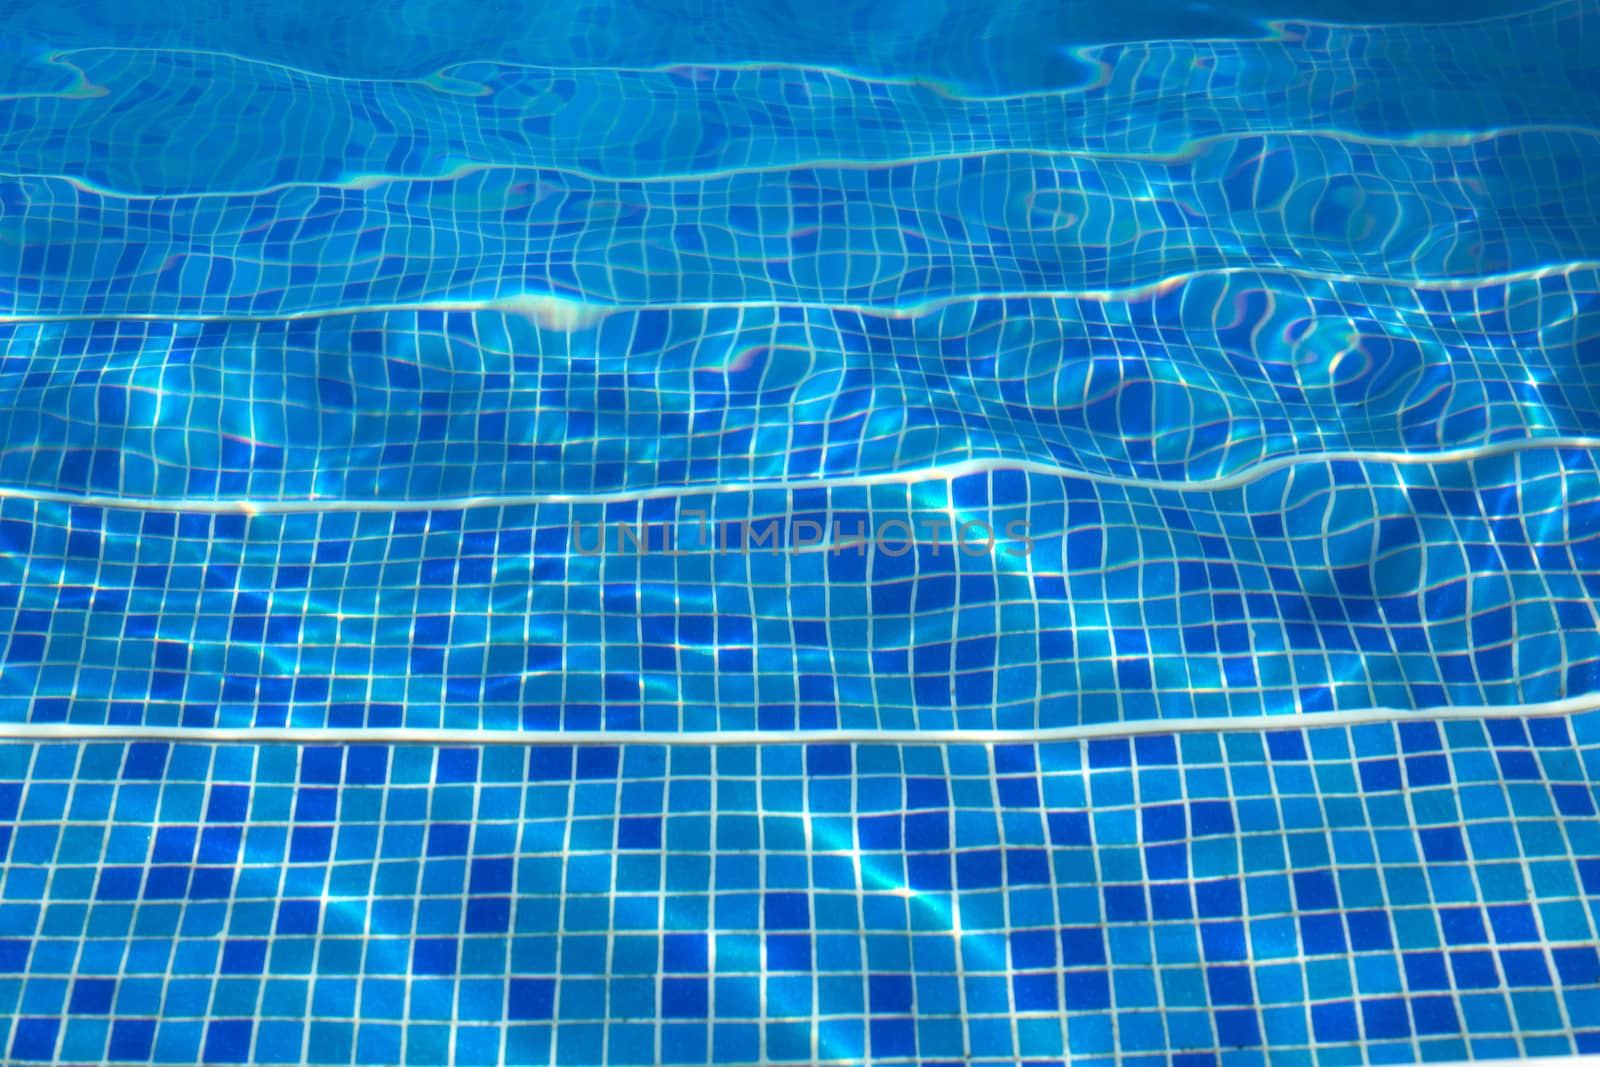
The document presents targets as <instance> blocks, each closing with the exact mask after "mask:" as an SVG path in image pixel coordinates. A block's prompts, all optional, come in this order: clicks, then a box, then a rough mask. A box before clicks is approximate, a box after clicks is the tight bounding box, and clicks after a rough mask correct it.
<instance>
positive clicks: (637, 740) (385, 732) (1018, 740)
mask: <svg viewBox="0 0 1600 1067" xmlns="http://www.w3.org/2000/svg"><path fill="white" fill-rule="evenodd" d="M1588 711H1600V693H1589V694H1585V695H1583V696H1577V697H1567V698H1564V699H1562V700H1550V701H1543V702H1539V703H1532V704H1500V705H1488V706H1483V707H1471V706H1459V707H1438V708H1420V709H1417V710H1414V711H1408V710H1406V709H1403V708H1364V709H1359V710H1352V711H1314V712H1306V713H1303V714H1299V713H1297V714H1285V715H1251V716H1246V717H1240V718H1220V717H1218V718H1203V719H1141V720H1138V721H1136V722H1109V723H1090V724H1086V725H1082V726H1059V727H1041V728H1038V729H1023V730H903V729H902V730H866V729H861V730H717V731H704V732H699V733H697V732H692V731H689V732H685V731H677V730H482V729H478V730H465V729H447V728H439V727H390V728H384V729H369V728H366V727H360V726H355V727H331V726H264V727H249V726H244V727H205V726H104V725H99V724H90V723H70V722H68V723H54V722H53V723H42V722H40V723H35V722H14V723H0V740H10V741H174V742H180V743H189V744H291V745H315V744H325V745H355V744H385V745H408V744H409V745H526V746H532V745H624V744H626V745H682V746H696V745H698V746H727V745H817V744H863V745H873V744H882V745H1000V744H1055V743H1060V742H1071V741H1086V740H1102V739H1106V738H1121V737H1144V736H1150V735H1161V734H1198V733H1247V732H1250V731H1273V730H1315V729H1322V728H1333V727H1344V726H1361V725H1366V724H1369V723H1396V722H1415V721H1427V722H1449V721H1454V720H1463V719H1465V720H1472V719H1538V718H1554V717H1557V716H1562V715H1575V714H1579V713H1582V712H1588Z"/></svg>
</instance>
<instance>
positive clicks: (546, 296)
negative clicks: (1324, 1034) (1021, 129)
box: [0, 259, 1600, 332]
mask: <svg viewBox="0 0 1600 1067" xmlns="http://www.w3.org/2000/svg"><path fill="white" fill-rule="evenodd" d="M1595 270H1600V259H1573V260H1561V261H1559V262H1555V263H1545V264H1541V265H1539V266H1537V267H1525V268H1522V269H1520V270H1508V271H1500V272H1499V273H1495V274H1464V275H1454V276H1452V275H1439V276H1414V277H1407V276H1402V275H1378V274H1352V273H1350V272H1348V271H1330V270H1318V269H1314V268H1310V267H1294V266H1287V265H1284V264H1280V263H1255V264H1242V265H1240V266H1234V267H1206V268H1201V269H1197V270H1190V271H1184V272H1181V273H1178V274H1170V275H1166V276H1164V277H1161V278H1156V279H1153V280H1151V281H1148V282H1139V283H1137V284H1133V285H1127V286H1122V287H1121V288H1113V289H1012V290H996V291H994V292H974V293H953V294H951V295H949V296H941V297H933V298H930V299H928V300H925V301H923V302H921V303H919V304H851V303H835V302H829V301H826V300H779V299H771V300H676V301H664V302H663V301H655V302H652V301H640V302H637V303H631V302H630V303H612V304H605V303H595V302H590V301H588V300H585V299H583V298H582V294H580V295H578V296H568V295H564V294H556V293H511V294H507V295H504V296H496V297H481V298H466V297H455V298H452V297H439V298H437V299H427V300H415V301H410V302H397V303H390V304H361V305H349V306H343V307H320V308H304V309H301V310H299V311H279V312H261V313H244V314H226V313H211V312H130V311H115V310H105V311H85V312H26V311H22V312H19V311H5V312H0V324H3V323H57V322H298V321H300V320H303V319H328V318H340V317H348V316H353V315H376V314H384V313H391V312H401V313H404V312H422V311H465V312H500V313H503V314H508V315H524V316H526V317H528V318H531V319H535V320H541V324H545V322H546V321H547V322H548V325H547V328H549V329H556V330H563V331H566V332H571V331H573V330H578V329H584V328H587V327H588V326H591V325H593V324H594V323H595V322H598V321H599V320H600V319H602V318H604V317H606V316H608V315H616V314H634V313H637V312H640V311H724V310H728V309H736V310H743V309H748V308H759V309H767V308H800V309H803V310H807V311H818V312H826V313H829V314H834V313H838V312H846V313H849V314H854V315H862V316H868V317H872V318H881V319H916V318H922V317H924V316H926V315H932V314H935V313H937V312H939V311H942V310H944V309H945V308H948V307H954V306H956V305H958V304H976V303H987V302H998V301H1007V300H1034V301H1045V300H1060V301H1070V300H1082V301H1094V302H1096V303H1105V304H1110V303H1122V302H1128V301H1139V300H1147V299H1149V298H1151V297H1154V296H1158V295H1160V294H1162V293H1166V292H1170V291H1171V290H1173V289H1178V288H1181V287H1182V286H1184V285H1187V284H1188V283H1190V282H1192V281H1195V280H1196V279H1200V278H1227V277H1233V276H1235V275H1244V276H1250V277H1263V276H1265V277H1284V278H1297V279H1299V280H1302V281H1309V282H1323V283H1328V284H1332V285H1358V286H1374V287H1382V288H1387V289H1410V290H1416V289H1425V290H1428V291H1430V292H1446V293H1452V292H1467V291H1471V290H1474V289H1489V288H1493V287H1495V286H1501V285H1512V284H1515V283H1519V282H1532V281H1539V280H1541V279H1543V278H1553V277H1563V276H1566V275H1570V274H1578V273H1582V272H1584V271H1595Z"/></svg>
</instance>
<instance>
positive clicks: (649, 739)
mask: <svg viewBox="0 0 1600 1067" xmlns="http://www.w3.org/2000/svg"><path fill="white" fill-rule="evenodd" d="M1588 711H1600V693H1589V694H1585V695H1584V696H1577V697H1567V698H1565V699H1562V700H1551V701H1544V702H1542V703H1532V704H1498V705H1485V706H1470V705H1463V706H1456V707H1437V708H1419V709H1416V710H1406V709H1403V708H1363V709H1357V710H1351V711H1314V712H1305V713H1296V714H1285V715H1250V716H1241V717H1239V718H1222V717H1213V718H1202V719H1140V720H1137V721H1134V722H1110V723H1089V724H1085V725H1081V726H1060V727H1047V728H1046V727H1041V728H1035V729H1020V730H867V729H863V730H715V731H711V730H708V731H702V732H695V731H681V730H483V729H476V730H474V729H446V728H434V727H404V726H402V727H386V728H367V727H361V726H354V727H334V726H262V727H252V726H242V727H209V726H109V725H103V724H98V723H70V722H66V723H35V722H11V723H0V741H34V742H40V741H172V742H178V743H189V744H208V745H209V744H291V745H318V744H322V745H354V744H386V745H525V746H548V745H682V746H728V745H829V744H882V745H1000V744H1004V745H1030V744H1052V743H1059V742H1072V741H1090V740H1104V739H1111V738H1122V737H1145V736H1150V735H1161V734H1198V733H1247V732H1250V731H1262V732H1266V731H1275V730H1314V729H1322V728H1335V727H1341V726H1362V725H1367V724H1372V723H1397V722H1415V721H1428V722H1450V721H1455V720H1477V719H1537V718H1553V717H1558V716H1562V715H1575V714H1579V713H1582V712H1588ZM1592 1067H1600V1057H1596V1058H1595V1060H1594V1061H1593V1065H1592Z"/></svg>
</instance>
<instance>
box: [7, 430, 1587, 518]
mask: <svg viewBox="0 0 1600 1067" xmlns="http://www.w3.org/2000/svg"><path fill="white" fill-rule="evenodd" d="M1593 448H1600V437H1588V436H1562V437H1530V438H1517V439H1515V440H1507V441H1491V442H1488V443H1486V444H1481V445H1470V446H1467V447H1465V448H1455V449H1446V450H1443V451H1436V452H1422V451H1419V452H1394V451H1389V452H1386V451H1379V450H1374V451H1358V450H1350V451H1329V452H1302V453H1298V454H1294V455H1286V456H1279V457H1277V458H1275V459H1269V460H1264V461H1263V462H1260V463H1254V464H1251V465H1250V466H1247V467H1245V468H1244V469H1242V470H1238V471H1235V472H1233V473H1232V474H1224V475H1219V476H1218V477H1215V478H1195V479H1190V480H1184V479H1176V478H1143V477H1137V476H1129V475H1120V474H1097V473H1095V472H1093V471H1083V470H1077V469H1074V468H1072V467H1067V466H1063V465H1061V464H1057V463H1044V462H1040V461H1038V460H1017V459H1005V458H1003V457H1000V458H993V459H969V460H961V461H959V462H955V463H941V464H936V465H934V466H931V467H923V468H920V469H917V470H906V471H884V472H880V473H875V474H844V475H838V476H835V477H823V478H781V479H774V480H772V481H755V482H724V483H717V484H712V485H687V486H654V487H652V488H649V489H623V490H617V491H614V492H605V493H514V494H505V495H499V496H495V495H485V496H461V497H441V498H439V499H436V500H347V499H337V498H330V499H325V500H317V499H311V500H247V499H238V500H195V499H170V498H169V499H163V498H159V497H151V498H138V497H121V496H116V495H112V494H95V493H63V492H60V491H57V490H52V489H31V488H28V487H26V486H0V500H30V501H36V502H39V503H46V504H68V505H73V506H78V507H92V508H107V509H123V510H130V511H171V512H197V513H201V514H207V515H235V514H240V515H290V514H307V513H310V514H320V513H325V512H401V511H460V510H466V509H469V508H511V507H533V506H537V505H540V504H620V503H629V502H633V501H640V500H661V499H667V498H672V497H697V496H720V495H723V494H728V493H760V492H802V491H805V490H811V489H842V488H852V487H858V486H873V485H899V484H907V485H909V484H915V483H918V482H928V481H945V480H950V479H955V478H965V477H968V476H969V475H978V474H989V473H993V472H995V471H1020V472H1021V473H1024V474H1040V475H1045V476H1049V477H1058V478H1070V479H1075V480H1079V481H1086V482H1093V483H1095V484H1097V485H1112V486H1118V487H1122V488H1128V489H1158V490H1171V491H1174V492H1195V493H1214V492H1221V491H1223V490H1228V489H1237V488H1239V487H1241V486H1245V485H1249V484H1251V483H1252V482H1256V481H1259V480H1261V479H1262V478H1265V477H1267V476H1268V475H1269V474H1274V473H1276V472H1278V471H1280V470H1283V469H1285V468H1288V467H1296V466H1306V465H1313V464H1329V463H1373V464H1391V465H1394V466H1428V465H1431V464H1445V463H1465V462H1471V461H1474V460H1482V459H1490V458H1493V457H1496V456H1504V455H1511V454H1515V453H1519V452H1529V451H1535V450H1560V449H1573V450H1588V449H1593Z"/></svg>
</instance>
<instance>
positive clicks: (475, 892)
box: [0, 713, 1600, 1064]
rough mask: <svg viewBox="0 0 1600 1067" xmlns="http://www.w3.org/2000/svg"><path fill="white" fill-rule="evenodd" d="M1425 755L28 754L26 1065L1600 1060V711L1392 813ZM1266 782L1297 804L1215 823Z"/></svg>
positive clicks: (1457, 750)
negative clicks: (1598, 802) (1406, 761)
mask: <svg viewBox="0 0 1600 1067" xmlns="http://www.w3.org/2000/svg"><path fill="white" fill-rule="evenodd" d="M1569 726H1570V729H1569ZM1528 728H1532V730H1533V732H1536V733H1542V735H1543V736H1538V737H1531V738H1530V737H1529V736H1528V732H1529V731H1528ZM1407 729H1408V727H1407V725H1405V724H1401V725H1399V726H1397V725H1396V724H1393V723H1388V724H1381V725H1370V726H1356V727H1338V728H1325V729H1312V730H1293V731H1284V732H1277V733H1273V734H1271V735H1268V736H1269V742H1268V743H1267V744H1265V745H1263V744H1262V743H1261V737H1260V735H1258V734H1237V735H1226V736H1223V737H1220V738H1219V737H1218V736H1217V735H1214V734H1213V735H1205V734H1202V735H1183V736H1177V737H1174V736H1171V735H1165V736H1163V735H1147V736H1141V737H1139V738H1138V739H1137V745H1136V746H1133V747H1137V748H1138V749H1139V750H1140V752H1139V754H1138V758H1134V759H1130V758H1129V755H1130V746H1129V744H1128V742H1127V741H1125V740H1117V741H1088V742H1065V743H1051V744H1043V745H1036V744H995V745H986V746H977V745H955V746H915V745H907V746H900V745H891V744H861V745H832V746H829V745H813V746H793V745H779V746H758V747H728V748H714V749H713V748H706V747H698V746H694V745H686V746H681V747H677V746H674V747H670V748H668V747H661V746H652V745H627V746H622V747H615V746H613V747H593V746H579V747H576V748H573V747H542V746H541V747H534V748H531V749H529V748H527V747H525V746H520V745H511V746H489V747H476V748H441V747H437V746H429V745H402V746H385V745H377V744H371V745H355V746H319V745H307V746H303V747H297V746H288V745H206V744H167V743H122V742H116V743H76V744H67V743H54V744H52V743H45V744H26V743H20V742H9V743H7V744H5V745H4V747H0V802H4V803H6V804H7V805H8V806H9V808H10V810H9V811H8V812H7V813H6V814H7V816H8V829H9V831H10V832H9V834H8V838H9V840H8V842H7V847H8V850H9V851H8V854H7V857H6V863H7V871H8V874H7V881H6V887H5V894H4V900H3V901H0V972H4V974H5V975H7V976H14V977H6V978H0V995H4V996H5V997H6V998H7V1001H8V1003H9V1004H10V1005H11V1006H12V1007H11V1010H12V1011H13V1012H15V1016H14V1019H13V1024H12V1027H11V1030H10V1036H9V1038H8V1041H9V1044H8V1053H9V1058H10V1060H11V1061H13V1062H35V1061H39V1062H54V1061H59V1060H61V1059H76V1060H82V1061H91V1062H94V1061H104V1060H111V1061H116V1062H125V1061H126V1062H149V1061H150V1060H151V1059H154V1060H155V1061H157V1062H163V1063H167V1062H171V1063H177V1062H204V1063H227V1062H253V1063H316V1064H323V1063H377V1062H395V1061H402V1062H403V1061H407V1060H415V1061H417V1062H444V1061H445V1060H446V1059H447V1058H449V1057H451V1056H453V1057H454V1058H455V1060H457V1061H466V1062H473V1063H479V1062H481V1063H498V1062H514V1063H530V1062H548V1061H549V1060H550V1059H551V1057H552V1056H553V1057H555V1058H556V1059H557V1060H559V1061H561V1062H583V1061H589V1060H590V1058H591V1057H601V1058H603V1059H604V1060H605V1061H606V1062H610V1063H641V1064H642V1063H678V1062H684V1063H688V1062H702V1063H703V1062H706V1061H707V1060H708V1059H710V1060H713V1061H715V1062H747V1061H751V1060H758V1061H760V1062H830V1061H835V1060H838V1061H845V1060H852V1059H853V1060H861V1059H868V1058H870V1059H872V1060H873V1061H881V1062H899V1061H917V1062H938V1061H942V1060H948V1059H952V1058H953V1059H966V1060H968V1061H976V1062H995V1063H1000V1062H1015V1061H1017V1060H1019V1059H1028V1060H1046V1061H1050V1060H1054V1061H1057V1062H1060V1061H1062V1060H1064V1059H1065V1058H1068V1057H1070V1058H1073V1059H1076V1058H1079V1057H1086V1058H1088V1057H1103V1058H1106V1059H1115V1060H1118V1061H1126V1060H1131V1059H1137V1058H1139V1057H1140V1056H1155V1057H1158V1058H1161V1059H1167V1058H1168V1057H1170V1058H1171V1062H1174V1063H1176V1062H1178V1057H1180V1056H1193V1055H1200V1056H1204V1057H1207V1058H1208V1062H1216V1057H1217V1056H1218V1052H1217V1051H1216V1050H1217V1049H1218V1048H1226V1049H1228V1050H1230V1051H1229V1052H1228V1053H1224V1054H1223V1055H1224V1056H1229V1057H1238V1056H1242V1055H1243V1054H1244V1053H1245V1052H1246V1051H1247V1050H1254V1056H1255V1057H1256V1058H1257V1059H1258V1060H1259V1059H1262V1058H1265V1059H1266V1060H1269V1061H1271V1062H1274V1063H1277V1062H1280V1061H1281V1062H1319V1063H1320V1062H1345V1060H1346V1059H1347V1058H1348V1056H1347V1054H1352V1053H1353V1054H1354V1055H1356V1056H1357V1058H1360V1056H1362V1055H1363V1054H1364V1053H1363V1050H1365V1052H1366V1054H1376V1050H1378V1049H1379V1048H1381V1047H1382V1046H1384V1045H1387V1044H1391V1043H1392V1049H1391V1051H1392V1053H1393V1054H1394V1055H1395V1057H1396V1059H1397V1061H1399V1062H1411V1061H1413V1060H1415V1059H1416V1058H1417V1057H1418V1056H1422V1057H1431V1056H1438V1055H1445V1054H1449V1055H1480V1056H1490V1055H1494V1054H1500V1053H1509V1054H1519V1053H1521V1054H1527V1055H1535V1054H1541V1053H1543V1054H1548V1053H1556V1052H1563V1051H1566V1052H1571V1051H1574V1050H1576V1049H1580V1048H1584V1047H1587V1046H1588V1043H1589V1041H1590V1040H1591V1039H1592V1035H1591V1034H1590V1033H1589V1032H1588V1031H1586V1030H1585V1029H1584V1028H1583V1023H1582V1020H1583V1019H1584V1018H1586V1017H1587V1010H1588V1009H1590V1008H1592V1006H1593V1005H1594V1003H1595V1002H1596V998H1600V955H1597V953H1596V949H1595V934H1594V927H1593V923H1594V914H1595V906H1596V898H1595V893H1596V892H1600V860H1587V859H1582V858H1579V857H1583V856H1587V855H1590V854H1591V853H1592V852H1593V850H1594V847H1595V841H1594V836H1595V835H1594V830H1595V823H1594V820H1593V819H1592V817H1591V815H1592V797H1593V795H1594V789H1595V784H1594V782H1593V778H1592V775H1591V774H1590V773H1589V771H1588V770H1587V769H1586V768H1588V767H1590V766H1593V765H1595V761H1596V753H1597V750H1596V749H1594V747H1593V743H1594V741H1595V739H1596V737H1600V717H1597V716H1596V714H1595V713H1587V714H1584V715H1581V716H1578V717H1576V718H1574V719H1571V720H1533V721H1529V722H1522V721H1519V720H1497V721H1494V722H1493V730H1492V731H1487V730H1485V723H1483V722H1481V721H1474V720H1466V721H1456V722H1450V723H1448V724H1446V730H1445V731H1444V735H1443V737H1442V738H1439V740H1438V745H1437V748H1436V751H1438V752H1439V754H1440V758H1441V759H1443V761H1444V763H1445V773H1444V777H1443V780H1442V781H1441V782H1440V784H1439V785H1438V786H1437V788H1435V789H1433V790H1432V791H1430V792H1427V793H1418V792H1412V793H1410V794H1409V795H1408V793H1407V791H1406V790H1405V789H1404V788H1403V787H1402V786H1401V785H1400V784H1399V783H1393V784H1392V785H1390V786H1388V787H1378V788H1373V787H1371V786H1370V785H1364V784H1363V783H1362V779H1363V777H1364V767H1365V766H1366V765H1367V762H1368V760H1367V758H1364V754H1370V753H1375V752H1382V751H1389V752H1393V751H1396V750H1397V749H1398V748H1400V747H1401V746H1403V744H1404V741H1405V737H1406V733H1407ZM1513 730H1515V731H1518V732H1519V733H1520V736H1516V737H1512V736H1507V735H1508V734H1509V733H1510V732H1511V731H1513ZM1492 734H1498V735H1500V736H1492ZM1435 735H1436V738H1437V737H1438V731H1435ZM1506 754H1518V755H1521V756H1524V757H1526V758H1527V759H1528V760H1529V761H1531V763H1532V765H1533V766H1534V768H1535V772H1534V773H1533V774H1532V775H1531V776H1530V777H1529V778H1528V779H1527V780H1526V781H1525V782H1521V783H1507V782H1501V783H1497V784H1495V785H1494V786H1492V787H1491V788H1492V790H1493V795H1494V798H1495V799H1494V800H1493V801H1492V802H1489V803H1486V800H1487V798H1488V796H1489V794H1487V793H1484V792H1483V790H1484V789H1485V787H1484V786H1481V785H1475V784H1474V782H1475V781H1477V780H1478V779H1479V778H1480V777H1481V776H1480V774H1479V771H1478V767H1479V764H1480V763H1481V757H1483V756H1493V755H1506ZM1152 757H1153V758H1152ZM1252 777H1260V778H1261V779H1262V780H1263V781H1268V780H1270V781H1271V782H1273V783H1274V785H1273V786H1272V787H1269V788H1267V789H1265V790H1252V789H1250V788H1248V786H1245V787H1243V788H1239V787H1236V788H1234V789H1233V790H1231V791H1228V790H1226V789H1223V790H1221V791H1222V792H1223V793H1224V795H1223V796H1222V797H1220V798H1216V799H1209V800H1208V799H1196V798H1203V797H1207V796H1212V795H1214V794H1216V793H1218V792H1219V789H1218V784H1219V783H1225V782H1227V781H1230V780H1231V781H1233V782H1235V783H1239V784H1240V785H1241V786H1242V785H1244V783H1247V782H1249V781H1250V780H1251V778H1252ZM1574 791H1576V792H1581V793H1582V794H1583V795H1584V796H1585V797H1588V798H1590V807H1589V810H1588V811H1585V812H1583V813H1577V814H1575V813H1572V812H1570V811H1569V810H1567V808H1568V805H1567V804H1564V803H1563V802H1562V800H1561V799H1560V798H1561V797H1562V796H1563V795H1568V794H1573V795H1575V793H1574ZM1491 830H1493V831H1496V832H1493V833H1490V832H1487V831H1491ZM1479 831H1485V832H1483V833H1481V834H1480V833H1479ZM1442 835H1448V836H1450V837H1451V838H1452V839H1453V840H1455V841H1456V842H1457V844H1456V845H1455V846H1453V847H1451V848H1446V849H1443V850H1441V849H1440V848H1438V847H1437V846H1436V845H1435V844H1433V842H1436V841H1438V840H1440V839H1441V836H1442ZM46 871H48V872H49V877H48V878H46V877H44V874H45V872H46ZM30 874H33V875H37V876H36V877H30ZM6 990H8V991H6ZM1184 1062H1186V1063H1187V1062H1190V1060H1188V1059H1185V1060H1184ZM1195 1062H1198V1061H1195Z"/></svg>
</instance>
